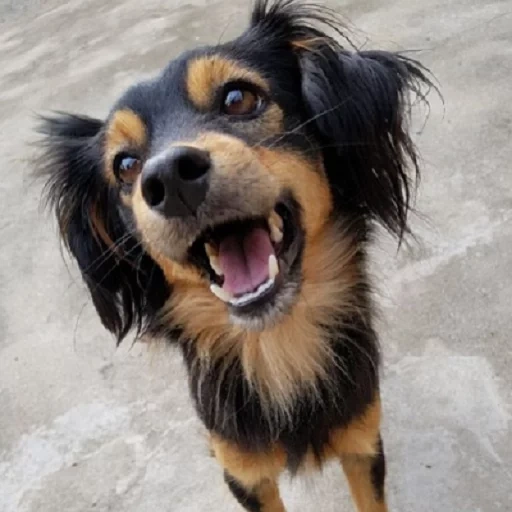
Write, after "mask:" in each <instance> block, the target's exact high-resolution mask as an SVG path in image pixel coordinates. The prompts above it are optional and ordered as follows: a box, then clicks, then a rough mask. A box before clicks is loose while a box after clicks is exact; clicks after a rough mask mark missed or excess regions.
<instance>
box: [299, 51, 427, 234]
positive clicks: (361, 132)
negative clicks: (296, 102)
mask: <svg viewBox="0 0 512 512" xmlns="http://www.w3.org/2000/svg"><path fill="white" fill-rule="evenodd" d="M298 51H299V53H300V62H301V67H302V76H303V86H302V89H303V97H304V101H305V103H306V106H307V110H308V116H309V118H310V119H312V120H314V121H313V124H314V126H315V129H316V133H317V136H318V137H319V138H320V140H321V144H322V146H323V151H324V155H325V165H326V171H327V173H328V176H329V181H330V182H331V184H332V186H333V192H334V194H335V198H336V202H338V203H339V204H344V205H352V206H353V207H354V208H356V209H357V210H358V211H359V212H362V213H363V214H365V215H367V217H369V218H371V219H374V220H376V221H378V222H380V223H381V224H382V225H384V226H385V227H386V228H387V229H388V230H389V231H391V232H392V233H394V234H396V235H397V236H398V237H399V239H401V238H402V236H403V234H404V233H405V232H407V230H408V229H407V214H408V211H409V208H410V201H411V193H412V185H413V181H414V178H419V171H418V165H417V156H416V151H415V147H414V144H413V142H412V140H411V138H410V135H409V131H408V116H409V105H410V97H409V93H410V92H415V93H417V94H418V95H419V96H420V97H422V98H423V94H422V92H421V87H422V85H423V84H428V85H430V81H429V80H428V79H427V78H426V76H425V73H424V68H423V67H422V66H421V65H420V64H419V63H417V62H415V61H413V60H409V59H407V58H405V57H403V56H400V55H398V54H394V53H389V52H382V51H362V52H348V51H346V50H343V49H341V48H340V47H339V46H337V45H335V44H328V43H327V44H323V43H322V42H320V43H319V44H315V45H314V48H313V49H311V48H304V47H299V49H298ZM408 168H412V173H411V174H410V175H409V174H408Z"/></svg>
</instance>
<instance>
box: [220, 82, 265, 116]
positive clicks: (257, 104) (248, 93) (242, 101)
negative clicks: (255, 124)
mask: <svg viewBox="0 0 512 512" xmlns="http://www.w3.org/2000/svg"><path fill="white" fill-rule="evenodd" d="M262 105H263V99H262V97H261V96H259V95H258V94H257V93H256V92H254V91H252V90H250V89H248V88H244V87H243V86H234V87H231V88H229V89H227V90H226V91H225V93H224V97H223V100H222V113H223V114H227V115H229V116H247V115H250V114H254V113H255V112H257V111H258V110H259V109H260V108H261V106H262Z"/></svg>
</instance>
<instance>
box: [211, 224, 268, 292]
mask: <svg viewBox="0 0 512 512" xmlns="http://www.w3.org/2000/svg"><path fill="white" fill-rule="evenodd" d="M271 254H274V248H273V247H272V243H271V241H270V237H269V234H268V233H267V232H266V231H265V230H264V229H262V228H254V229H253V230H252V231H251V232H250V233H248V234H246V235H245V236H244V237H243V238H240V237H237V236H235V235H232V236H228V237H226V238H225V239H224V240H222V242H221V243H220V246H219V262H220V266H221V268H222V272H224V285H223V286H222V287H223V288H224V290H226V291H228V292H230V293H232V294H233V295H242V294H244V293H247V292H251V291H253V290H255V289H256V288H258V286H260V285H261V284H263V283H264V282H265V281H266V280H267V279H268V277H269V275H268V258H269V256H270V255H271Z"/></svg>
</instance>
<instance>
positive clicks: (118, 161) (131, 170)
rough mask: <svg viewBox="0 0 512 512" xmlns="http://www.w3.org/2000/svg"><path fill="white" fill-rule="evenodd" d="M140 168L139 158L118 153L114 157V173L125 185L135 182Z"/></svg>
mask: <svg viewBox="0 0 512 512" xmlns="http://www.w3.org/2000/svg"><path fill="white" fill-rule="evenodd" d="M141 169H142V163H141V161H140V159H139V158H137V157H135V156H131V155H128V154H126V153H120V154H119V155H117V156H116V157H115V159H114V174H115V175H116V177H117V179H118V180H119V181H121V182H122V183H124V184H126V185H131V184H132V183H134V182H135V180H136V179H137V177H138V176H139V174H140V171H141Z"/></svg>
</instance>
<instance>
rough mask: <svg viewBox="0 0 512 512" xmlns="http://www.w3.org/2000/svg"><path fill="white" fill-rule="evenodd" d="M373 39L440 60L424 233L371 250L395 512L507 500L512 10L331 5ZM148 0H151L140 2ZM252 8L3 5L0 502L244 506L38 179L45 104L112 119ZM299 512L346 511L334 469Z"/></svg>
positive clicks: (466, 0) (499, 5) (237, 25)
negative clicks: (87, 275)
mask: <svg viewBox="0 0 512 512" xmlns="http://www.w3.org/2000/svg"><path fill="white" fill-rule="evenodd" d="M331 3H332V5H335V6H336V7H337V8H338V9H339V10H340V11H341V12H344V13H345V15H346V16H347V17H348V18H349V19H350V20H351V21H352V22H353V23H354V25H355V26H356V27H357V28H358V29H359V31H358V33H357V37H358V40H359V41H364V40H365V38H368V39H369V42H368V43H367V47H369V46H378V47H383V48H388V49H402V50H404V49H408V50H416V51H417V53H416V56H417V57H418V58H421V59H422V60H423V61H424V62H425V64H427V65H428V66H429V67H431V69H432V70H433V71H434V72H435V74H436V76H437V78H438V79H439V81H440V84H441V87H442V92H443V94H444V97H445V102H446V104H445V109H444V112H443V107H442V105H441V104H440V102H439V101H437V100H436V99H435V98H434V97H433V98H432V110H431V114H430V119H429V122H428V124H427V125H426V127H425V129H423V130H421V123H419V122H418V123H417V131H418V136H417V140H418V143H419V146H420V148H421V152H422V155H423V159H424V166H423V167H424V180H423V184H422V188H421V191H420V196H419V201H418V208H419V210H420V211H421V213H422V214H423V217H422V218H416V219H415V221H414V224H415V227H416V229H417V233H418V235H419V238H420V243H419V244H418V245H416V246H413V247H411V248H409V249H406V250H402V251H401V252H400V253H399V255H398V256H396V254H395V250H394V247H393V245H392V244H391V243H390V241H389V240H388V239H386V238H383V239H382V240H381V242H380V244H379V246H378V247H376V249H375V252H374V254H375V271H374V272H375V275H376V277H377V281H378V283H379V287H380V293H379V300H380V303H381V305H382V312H383V315H382V317H383V320H382V322H381V324H382V325H381V332H382V342H383V347H384V354H385V368H384V375H385V380H384V385H383V388H384V389H383V393H384V407H385V439H386V445H387V450H388V455H389V475H390V476H389V494H390V499H389V501H390V505H391V510H395V511H418V512H427V511H428V512H430V511H434V510H435V511H441V510H442V511H444V512H455V511H457V512H458V511H463V512H477V511H478V512H494V511H510V510H512V440H511V435H510V427H509V425H510V403H511V400H512V374H511V371H510V369H511V368H512V357H511V339H510V333H511V328H512V318H511V312H512V287H511V269H512V223H511V217H512V213H511V211H512V170H511V162H512V101H511V99H512V85H511V83H512V2H511V1H498V0H496V1H490V0H451V1H446V0H389V1H387V0H352V1H349V0H345V1H338V2H331ZM142 4H144V6H142ZM246 18H247V2H244V1H242V0H236V1H234V2H233V1H232V2H227V1H226V2H225V1H222V2H219V1H209V2H207V0H189V1H188V2H184V1H174V2H173V1H172V0H168V1H163V0H162V1H157V0H146V1H145V2H139V1H137V0H124V1H121V0H109V1H108V2H107V1H105V0H87V1H82V0H72V1H69V2H59V1H56V0H47V1H45V2H42V1H41V2H37V1H33V2H30V1H26V0H25V1H12V0H11V1H1V2H0V155H1V170H0V172H1V179H0V287H1V293H0V510H1V511H2V512H15V511H19V512H36V511H37V512H56V511H70V512H75V511H86V510H95V511H107V510H108V511H114V512H117V511H123V512H145V511H151V512H164V511H165V512H169V511H178V512H187V511H188V512H192V511H193V512H201V511H205V512H206V511H211V510H215V511H227V512H229V511H234V510H237V508H236V507H235V505H234V504H233V502H232V500H231V498H230V496H229V494H228V493H227V491H226V490H225V488H224V486H223V485H222V478H221V474H220V471H219V470H218V468H217V466H216V464H215V462H214V461H213V460H212V459H210V458H209V456H208V452H207V447H206V442H205V439H204V435H203V432H202V429H201V426H200V425H199V423H198V421H197V420H196V418H195V415H194V413H193V411H192V408H191V405H190V402H189V399H188V393H187V387H186V380H185V378H184V373H183V370H182V366H181V363H180V361H179V357H178V355H177V354H176V353H174V352H173V351H172V350H170V349H164V348H162V347H155V348H153V349H152V350H150V351H149V352H148V351H147V350H146V348H145V347H141V346H138V345H136V346H134V347H133V348H130V346H129V344H127V345H126V346H125V347H122V348H121V349H120V350H117V351H116V350H115V346H114V341H113V340H112V339H111V338H110V337H109V336H108V335H107V334H106V333H105V332H104V331H103V330H102V328H101V327H100V325H99V322H98V320H97V319H96V316H95V314H94V312H93V311H92V307H91V304H90V303H89V302H88V300H87V298H86V295H85V292H84V287H83V285H82V284H81V283H80V280H79V278H78V276H77V272H76V269H75V268H74V267H73V266H72V265H71V266H69V269H66V266H65V265H64V262H63V261H62V259H61V256H60V254H59V248H58V245H57V242H56V236H55V226H54V224H52V223H51V222H49V221H48V220H47V218H45V217H44V216H42V215H41V212H40V210H39V206H38V200H39V186H38V185H36V186H34V185H33V184H32V183H31V179H30V176H29V168H28V159H29V158H30V156H31V155H32V151H33V148H32V146H31V141H32V140H33V135H32V133H31V129H32V127H33V113H34V112H40V111H46V110H49V109H69V110H72V111H80V112H87V113H89V114H92V115H98V116H103V115H104V114H105V113H106V111H107V109H108V107H109V105H110V103H111V102H112V100H114V98H116V95H117V94H118V93H119V92H121V91H122V90H123V89H124V88H125V87H126V86H127V85H129V84H130V83H131V82H132V81H133V80H135V79H138V78H139V77H141V76H145V75H148V74H152V73H154V72H155V71H156V70H157V69H159V68H160V67H161V66H163V65H164V64H165V63H166V62H167V60H168V59H170V58H171V57H172V56H173V55H175V54H177V53H178V52H180V51H181V50H183V49H185V48H188V47H191V46H193V45H196V44H198V43H207V42H215V41H217V40H218V38H219V37H220V36H221V34H222V33H223V31H225V34H224V37H225V38H226V37H229V36H230V35H233V34H234V33H236V32H237V31H238V30H239V29H241V27H242V25H243V24H244V23H245V20H246ZM283 494H284V497H285V499H286V500H287V503H288V504H289V509H290V511H291V512H298V511H301V512H307V511H315V512H334V511H340V510H351V509H350V505H349V500H348V494H347V488H346V484H345V482H344V481H343V479H342V475H341V471H340V470H339V468H337V467H336V466H332V467H330V468H328V469H327V470H326V471H325V473H324V475H323V477H317V478H308V479H306V480H300V481H299V480H297V481H293V482H290V481H289V479H287V478H284V479H283Z"/></svg>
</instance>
